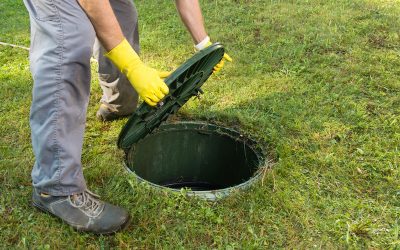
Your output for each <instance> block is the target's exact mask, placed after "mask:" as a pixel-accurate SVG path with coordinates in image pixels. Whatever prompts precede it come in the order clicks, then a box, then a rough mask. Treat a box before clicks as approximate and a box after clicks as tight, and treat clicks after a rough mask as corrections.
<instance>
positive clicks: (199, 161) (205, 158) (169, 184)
mask: <svg viewBox="0 0 400 250" xmlns="http://www.w3.org/2000/svg"><path fill="white" fill-rule="evenodd" d="M223 55H224V48H223V46H222V45H221V44H218V43H217V44H213V45H211V46H210V47H208V48H206V49H204V50H202V51H200V52H197V53H196V54H195V55H194V56H193V57H192V58H190V59H189V60H187V61H186V62H185V63H183V64H182V65H181V66H180V67H179V68H178V69H176V70H175V71H174V72H173V73H172V74H171V75H170V76H169V77H168V78H167V79H165V83H166V84H167V85H168V87H169V89H170V92H169V94H168V95H167V96H166V97H165V98H164V100H163V101H162V105H159V106H158V107H157V108H153V107H150V106H148V105H147V104H146V103H143V104H141V105H140V106H139V108H138V109H137V110H136V112H135V113H134V114H133V115H132V116H131V118H130V119H129V120H128V122H127V123H126V124H125V126H124V127H123V129H122V130H121V133H120V135H119V138H118V147H119V148H121V149H123V150H124V151H125V165H126V168H127V170H128V171H129V172H130V173H131V174H133V175H134V176H135V177H136V178H137V179H138V180H139V181H144V182H147V183H149V184H150V185H151V186H153V187H154V188H157V189H166V190H170V191H174V192H179V191H180V190H181V189H182V188H186V189H188V190H187V194H188V195H196V196H199V197H201V198H204V199H208V200H215V199H217V198H222V197H225V196H227V195H229V194H230V193H231V192H232V191H233V190H235V189H243V188H246V187H248V186H249V185H250V184H251V183H253V182H254V181H256V180H257V179H258V178H260V175H261V173H260V171H259V170H260V167H262V166H263V165H264V162H265V161H264V156H263V153H262V150H260V149H259V148H258V147H257V143H256V142H255V141H253V140H251V139H250V138H247V137H245V136H243V135H242V134H240V133H239V132H237V131H235V130H233V129H230V128H225V127H221V126H218V125H215V124H209V123H206V122H190V121H180V122H173V123H163V122H164V121H165V120H167V119H168V117H169V116H170V115H171V114H174V113H176V112H177V111H178V110H179V108H180V107H182V106H183V105H184V104H185V103H186V102H187V101H188V100H189V99H190V98H191V97H193V96H199V95H201V94H202V93H203V91H202V90H201V86H202V85H203V84H204V82H205V81H206V80H207V79H208V78H209V77H210V75H211V74H212V71H213V68H214V66H215V65H216V64H218V63H219V61H220V60H221V59H222V57H223ZM162 123H163V124H162Z"/></svg>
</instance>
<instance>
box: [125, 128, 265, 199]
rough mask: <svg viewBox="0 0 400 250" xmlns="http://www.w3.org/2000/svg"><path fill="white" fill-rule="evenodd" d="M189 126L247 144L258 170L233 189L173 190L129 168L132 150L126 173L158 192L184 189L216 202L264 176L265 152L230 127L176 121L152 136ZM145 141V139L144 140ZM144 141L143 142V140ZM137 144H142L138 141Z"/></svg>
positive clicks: (126, 154) (158, 129)
mask: <svg viewBox="0 0 400 250" xmlns="http://www.w3.org/2000/svg"><path fill="white" fill-rule="evenodd" d="M177 125H179V126H187V127H186V130H190V129H199V128H201V129H204V128H207V129H213V131H212V132H213V133H220V134H223V135H225V136H227V137H230V138H231V139H233V140H240V141H241V142H244V143H246V146H248V147H249V148H250V149H251V150H252V151H253V152H254V153H255V155H256V157H257V160H258V164H257V166H256V170H255V171H254V174H253V175H252V176H251V177H250V178H249V179H248V180H246V181H244V182H241V183H239V184H237V185H234V186H231V187H226V188H221V189H212V190H196V191H193V190H190V188H181V189H176V188H171V187H166V186H163V185H159V184H156V183H154V182H151V181H149V180H146V179H144V178H143V177H141V176H139V175H138V174H136V172H135V171H133V170H132V169H131V168H129V166H128V154H129V151H130V149H128V150H126V151H125V159H124V162H123V165H124V168H125V169H126V171H127V172H128V173H129V174H131V175H133V176H134V177H135V178H136V179H137V180H138V181H139V182H143V183H146V184H148V185H149V186H150V187H153V188H155V189H157V190H165V191H168V192H173V193H181V192H182V189H185V190H186V194H187V195H189V196H198V197H200V198H203V199H206V200H210V201H215V200H217V199H221V198H224V197H226V196H228V195H229V194H230V193H231V192H232V191H234V190H241V189H246V188H247V187H249V186H251V185H252V184H253V183H255V182H256V181H258V180H259V179H260V177H261V174H262V171H261V170H262V166H264V165H265V162H266V158H265V154H264V152H263V151H262V150H261V149H260V148H259V147H257V145H258V143H257V142H256V141H255V140H253V139H250V138H249V137H246V136H244V135H242V134H240V133H239V132H238V131H236V130H234V129H232V128H228V127H223V126H221V125H217V124H213V123H208V122H203V121H176V122H167V123H164V124H162V125H161V126H160V127H159V128H157V129H155V130H154V131H153V132H152V133H151V134H153V133H154V134H156V133H157V132H159V131H163V132H164V131H168V130H173V129H174V127H175V126H177ZM143 139H144V138H143ZM143 139H142V140H143ZM137 143H140V141H138V142H137Z"/></svg>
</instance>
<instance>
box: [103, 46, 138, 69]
mask: <svg viewBox="0 0 400 250" xmlns="http://www.w3.org/2000/svg"><path fill="white" fill-rule="evenodd" d="M105 56H106V57H107V58H108V59H110V60H111V62H112V63H113V64H114V65H115V66H117V68H118V69H119V70H120V71H122V73H124V74H125V75H126V74H127V73H128V71H129V70H134V69H135V68H137V67H138V66H140V65H142V64H143V63H142V61H141V60H140V58H139V56H138V54H137V53H136V52H135V50H133V48H132V46H131V45H130V44H129V42H128V41H127V40H126V39H124V40H122V42H121V43H120V44H118V45H117V46H115V47H114V48H113V49H112V50H110V51H109V52H108V53H107V54H105Z"/></svg>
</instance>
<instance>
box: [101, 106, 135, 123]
mask: <svg viewBox="0 0 400 250" xmlns="http://www.w3.org/2000/svg"><path fill="white" fill-rule="evenodd" d="M129 115H131V114H126V115H121V114H118V112H117V111H113V110H111V109H110V108H109V107H107V106H106V105H105V104H101V105H100V108H99V110H97V113H96V117H97V119H98V120H100V121H102V122H108V121H113V120H117V119H120V118H124V117H127V116H129Z"/></svg>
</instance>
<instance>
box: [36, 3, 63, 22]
mask: <svg viewBox="0 0 400 250" xmlns="http://www.w3.org/2000/svg"><path fill="white" fill-rule="evenodd" d="M31 1H32V3H33V7H34V8H35V14H34V16H35V18H36V19H38V20H40V21H48V20H52V19H55V18H57V8H56V6H55V4H54V2H53V0H31Z"/></svg>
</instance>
